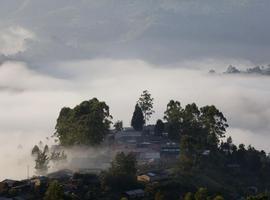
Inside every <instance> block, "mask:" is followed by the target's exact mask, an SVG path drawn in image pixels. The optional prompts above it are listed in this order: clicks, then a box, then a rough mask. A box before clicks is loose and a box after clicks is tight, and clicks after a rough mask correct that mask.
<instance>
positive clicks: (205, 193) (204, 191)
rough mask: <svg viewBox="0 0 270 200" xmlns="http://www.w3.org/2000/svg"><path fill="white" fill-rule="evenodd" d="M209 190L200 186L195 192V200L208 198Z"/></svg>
mask: <svg viewBox="0 0 270 200" xmlns="http://www.w3.org/2000/svg"><path fill="white" fill-rule="evenodd" d="M207 196H208V191H207V189H206V188H199V189H198V191H197V192H196V193H195V195H194V197H195V200H207Z"/></svg>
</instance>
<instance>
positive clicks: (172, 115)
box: [164, 100, 183, 141]
mask: <svg viewBox="0 0 270 200" xmlns="http://www.w3.org/2000/svg"><path fill="white" fill-rule="evenodd" d="M164 114H165V116H164V119H165V120H166V121H167V122H168V136H169V138H170V139H172V140H176V141H179V139H180V134H181V123H182V121H183V109H182V107H181V104H180V102H178V101H174V100H171V101H170V102H169V103H168V104H167V109H166V111H165V113H164Z"/></svg>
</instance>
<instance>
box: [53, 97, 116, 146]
mask: <svg viewBox="0 0 270 200" xmlns="http://www.w3.org/2000/svg"><path fill="white" fill-rule="evenodd" d="M111 119H112V116H111V115H110V112H109V106H108V105H107V104H106V103H105V102H102V101H99V100H98V99H96V98H93V99H91V100H89V101H84V102H82V103H81V104H80V105H77V106H76V107H75V108H73V109H71V108H66V107H65V108H62V110H61V112H60V114H59V117H58V119H57V124H56V127H55V129H56V133H55V135H56V136H57V137H58V138H59V140H60V143H61V144H62V145H64V146H72V145H98V144H100V143H101V142H102V141H103V139H104V137H105V135H106V134H107V133H108V132H109V127H110V124H111Z"/></svg>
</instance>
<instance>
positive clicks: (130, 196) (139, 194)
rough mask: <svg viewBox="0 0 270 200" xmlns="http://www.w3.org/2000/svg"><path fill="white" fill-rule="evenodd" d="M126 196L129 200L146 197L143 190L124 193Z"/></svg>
mask: <svg viewBox="0 0 270 200" xmlns="http://www.w3.org/2000/svg"><path fill="white" fill-rule="evenodd" d="M124 196H125V197H126V198H128V199H129V200H132V199H142V198H143V197H144V191H143V190H142V189H136V190H129V191H126V192H124Z"/></svg>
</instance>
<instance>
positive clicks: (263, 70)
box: [209, 64, 270, 76]
mask: <svg viewBox="0 0 270 200" xmlns="http://www.w3.org/2000/svg"><path fill="white" fill-rule="evenodd" d="M209 73H210V74H214V73H216V72H215V70H213V69H211V70H210V71H209ZM223 74H256V75H266V76H270V64H269V65H267V66H256V67H250V68H247V69H246V70H240V69H238V68H237V67H235V66H233V65H229V66H228V68H227V70H226V71H225V72H223Z"/></svg>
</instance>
